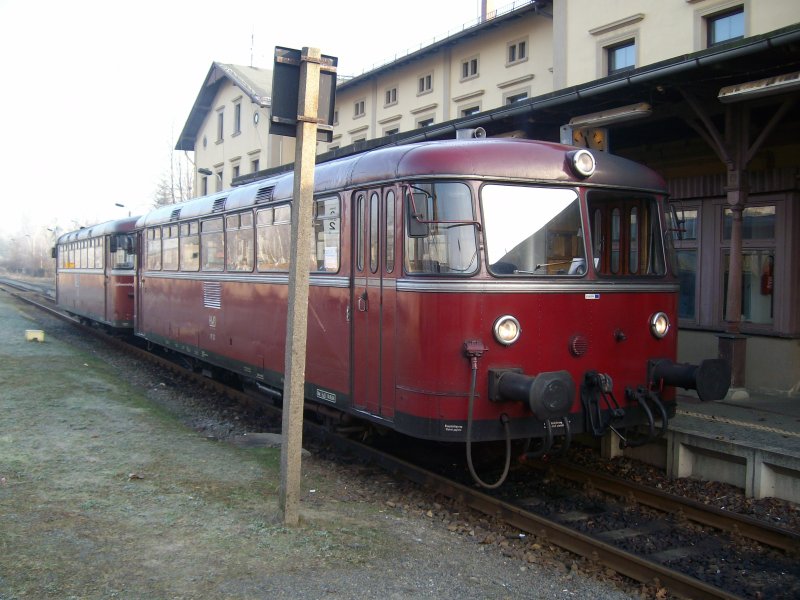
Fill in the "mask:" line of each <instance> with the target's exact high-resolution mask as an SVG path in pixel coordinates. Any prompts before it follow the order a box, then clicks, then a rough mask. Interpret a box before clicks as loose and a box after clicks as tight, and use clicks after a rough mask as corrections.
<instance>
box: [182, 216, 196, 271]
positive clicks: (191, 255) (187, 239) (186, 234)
mask: <svg viewBox="0 0 800 600" xmlns="http://www.w3.org/2000/svg"><path fill="white" fill-rule="evenodd" d="M180 247H181V251H180V255H181V271H198V270H200V235H199V229H198V223H197V221H189V222H188V223H181V231H180Z"/></svg>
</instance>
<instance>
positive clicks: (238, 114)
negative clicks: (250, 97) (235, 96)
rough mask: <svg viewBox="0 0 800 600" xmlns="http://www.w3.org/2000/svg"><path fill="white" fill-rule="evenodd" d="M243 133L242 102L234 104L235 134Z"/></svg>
mask: <svg viewBox="0 0 800 600" xmlns="http://www.w3.org/2000/svg"><path fill="white" fill-rule="evenodd" d="M240 133H242V103H241V102H237V103H236V104H234V105H233V135H238V134H240Z"/></svg>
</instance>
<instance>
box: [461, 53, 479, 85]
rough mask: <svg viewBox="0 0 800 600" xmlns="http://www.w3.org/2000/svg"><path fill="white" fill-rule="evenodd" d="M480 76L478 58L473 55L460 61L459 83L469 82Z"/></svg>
mask: <svg viewBox="0 0 800 600" xmlns="http://www.w3.org/2000/svg"><path fill="white" fill-rule="evenodd" d="M479 76H480V56H479V55H478V54H475V55H474V56H469V57H467V58H465V59H463V60H462V61H461V78H460V79H459V81H469V80H470V79H475V78H476V77H479Z"/></svg>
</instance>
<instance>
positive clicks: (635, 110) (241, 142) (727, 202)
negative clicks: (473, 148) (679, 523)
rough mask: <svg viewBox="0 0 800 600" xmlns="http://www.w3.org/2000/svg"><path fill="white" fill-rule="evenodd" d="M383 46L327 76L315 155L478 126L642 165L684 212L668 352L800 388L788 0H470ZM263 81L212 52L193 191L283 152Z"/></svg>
mask: <svg viewBox="0 0 800 600" xmlns="http://www.w3.org/2000/svg"><path fill="white" fill-rule="evenodd" d="M601 6H602V10H600V9H599V8H600V7H601ZM323 51H324V49H323ZM386 51H387V53H393V52H395V54H394V56H393V58H391V59H390V60H387V61H385V62H383V63H381V64H379V65H376V66H375V67H374V68H372V69H370V70H368V71H366V72H364V73H362V74H360V75H357V76H354V77H345V76H343V75H342V74H339V80H338V84H337V95H336V110H335V123H334V136H333V140H332V141H331V142H330V143H328V144H320V145H319V147H318V151H319V160H329V159H332V158H336V157H338V156H344V155H347V154H351V153H354V152H362V151H364V150H368V149H371V148H375V147H380V146H384V145H388V144H406V143H412V142H416V141H423V140H440V139H452V138H455V137H456V136H458V135H475V134H476V132H477V133H478V135H484V134H485V135H487V136H490V137H497V136H506V137H508V136H513V137H523V138H532V139H542V140H551V141H562V142H565V143H570V144H573V145H578V146H585V147H588V148H591V149H593V150H595V151H606V152H613V153H615V154H619V155H621V156H625V157H627V158H631V159H633V160H636V161H638V162H641V163H644V164H647V165H648V166H650V167H651V168H653V169H655V170H656V171H658V172H660V173H661V174H662V175H663V176H664V177H665V179H666V181H667V185H668V189H669V191H670V195H671V200H672V204H673V206H674V207H675V209H676V213H677V215H678V217H679V219H680V220H681V222H682V226H681V230H682V231H681V233H680V235H677V234H676V235H675V240H674V241H675V245H676V248H677V255H678V259H679V264H680V277H681V296H680V306H679V317H680V322H679V326H680V336H679V340H680V348H679V352H680V358H681V359H682V360H685V361H693V362H694V361H696V360H697V359H698V358H699V357H708V356H711V355H715V354H717V353H720V354H721V355H722V356H725V357H726V358H728V359H729V360H730V361H731V363H732V366H733V385H734V393H739V394H746V393H747V390H750V391H756V392H768V393H780V394H788V395H798V394H800V183H799V181H798V180H799V178H800V139H799V138H800V102H798V98H800V4H798V3H797V2H794V1H793V0H771V1H770V2H764V1H759V0H667V1H664V0H660V1H659V0H635V1H634V0H620V1H617V2H607V3H602V4H601V5H599V4H598V3H597V2H591V1H589V0H569V1H567V0H552V1H551V0H547V1H545V0H538V1H529V0H518V1H517V2H514V3H513V4H508V5H504V6H497V7H495V6H492V5H491V3H489V2H484V3H483V6H482V11H481V15H480V16H478V17H476V19H475V21H473V22H470V23H466V24H463V25H461V26H458V27H455V26H454V27H451V31H450V32H448V33H446V34H445V35H443V36H442V38H441V39H439V40H437V41H434V42H433V43H431V44H429V45H426V46H424V47H421V48H416V49H414V50H411V51H405V52H403V51H402V50H400V49H391V48H387V49H386ZM271 76H272V73H271V71H270V70H269V69H258V68H254V67H239V66H235V65H224V64H221V63H213V64H212V66H211V69H210V70H209V73H208V75H207V77H206V79H205V80H204V82H203V85H202V87H201V91H200V93H199V94H198V97H197V100H196V102H195V104H194V106H193V107H192V109H191V112H190V116H189V118H188V119H187V122H186V126H185V127H184V130H183V133H182V134H181V137H180V139H179V142H178V145H177V148H178V149H183V150H193V151H194V152H195V158H196V163H197V165H198V167H199V168H198V174H197V181H196V185H195V189H196V190H197V191H198V193H199V194H203V193H207V192H211V191H215V190H217V189H221V188H222V187H228V186H230V185H234V184H238V183H243V182H245V181H248V180H250V179H253V178H258V177H262V176H264V175H266V174H268V173H270V172H272V171H274V170H280V169H282V168H287V167H286V165H288V164H289V163H291V162H292V161H293V160H294V140H293V139H287V138H279V137H276V136H270V135H269V133H268V129H269V127H268V125H269V123H268V121H269V110H270V94H271V90H270V85H271ZM204 172H205V173H204ZM212 186H213V187H212Z"/></svg>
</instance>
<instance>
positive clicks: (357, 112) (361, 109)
mask: <svg viewBox="0 0 800 600" xmlns="http://www.w3.org/2000/svg"><path fill="white" fill-rule="evenodd" d="M365 112H366V103H365V101H364V100H359V101H358V102H356V103H355V105H354V110H353V118H355V119H357V118H358V117H363V116H364V114H365Z"/></svg>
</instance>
